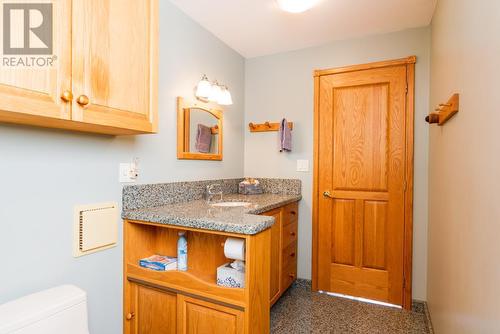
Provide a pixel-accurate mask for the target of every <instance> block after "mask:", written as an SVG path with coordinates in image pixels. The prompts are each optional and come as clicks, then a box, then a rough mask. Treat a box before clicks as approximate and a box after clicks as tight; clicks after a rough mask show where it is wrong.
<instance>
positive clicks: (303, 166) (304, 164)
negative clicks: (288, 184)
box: [297, 160, 309, 172]
mask: <svg viewBox="0 0 500 334" xmlns="http://www.w3.org/2000/svg"><path fill="white" fill-rule="evenodd" d="M308 171H309V160H297V172H308Z"/></svg>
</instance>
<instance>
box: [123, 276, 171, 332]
mask: <svg viewBox="0 0 500 334" xmlns="http://www.w3.org/2000/svg"><path fill="white" fill-rule="evenodd" d="M130 287H131V292H132V297H131V302H132V305H133V310H135V312H134V316H133V317H132V319H131V320H128V321H131V323H130V324H126V325H127V326H130V333H131V334H175V333H177V296H176V294H174V293H168V292H165V291H160V290H157V289H154V288H149V287H147V286H143V285H140V284H136V283H130ZM126 328H127V327H126Z"/></svg>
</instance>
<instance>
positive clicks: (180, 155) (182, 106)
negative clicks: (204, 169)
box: [177, 97, 223, 161]
mask: <svg viewBox="0 0 500 334" xmlns="http://www.w3.org/2000/svg"><path fill="white" fill-rule="evenodd" d="M190 109H201V110H203V111H206V112H208V113H210V114H211V115H213V116H214V117H215V118H216V119H217V125H216V126H215V127H213V128H212V134H218V136H219V137H218V147H217V153H216V154H214V153H198V152H189V140H190V127H189V126H190V124H189V119H190V112H189V111H190ZM222 123H223V122H222V110H219V109H216V108H209V107H207V106H201V105H199V104H197V103H191V104H189V103H188V102H187V101H186V100H185V99H184V98H182V97H177V159H187V160H214V161H221V160H222V157H223V154H222V133H223V131H222ZM186 124H187V125H188V127H187V128H186Z"/></svg>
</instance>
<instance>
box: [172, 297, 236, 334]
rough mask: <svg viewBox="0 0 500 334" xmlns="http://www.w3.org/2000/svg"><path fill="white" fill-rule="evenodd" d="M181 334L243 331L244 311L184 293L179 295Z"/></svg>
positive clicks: (226, 333)
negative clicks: (184, 294)
mask: <svg viewBox="0 0 500 334" xmlns="http://www.w3.org/2000/svg"><path fill="white" fill-rule="evenodd" d="M177 321H178V324H179V326H180V327H179V333H181V334H239V333H243V331H244V328H243V321H244V317H243V311H240V310H236V309H233V308H230V307H227V306H222V305H218V304H214V303H210V302H206V301H202V300H199V299H194V298H191V297H186V296H183V295H179V296H178V320H177Z"/></svg>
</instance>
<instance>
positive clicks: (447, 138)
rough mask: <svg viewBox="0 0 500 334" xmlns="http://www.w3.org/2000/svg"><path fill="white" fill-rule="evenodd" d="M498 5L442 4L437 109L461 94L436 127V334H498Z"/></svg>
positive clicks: (436, 22) (431, 288)
mask: <svg viewBox="0 0 500 334" xmlns="http://www.w3.org/2000/svg"><path fill="white" fill-rule="evenodd" d="M499 31H500V2H499V1H491V0H478V1H468V0H439V1H438V3H437V8H436V13H435V16H434V18H433V20H432V58H431V60H432V67H431V106H430V108H434V107H435V106H436V105H437V104H438V103H443V102H446V100H447V99H448V98H449V97H450V96H451V94H453V93H460V111H459V112H458V114H456V115H455V116H454V117H453V118H452V119H451V120H450V121H449V122H448V123H446V124H445V125H444V126H442V127H437V126H432V127H431V131H430V152H429V273H428V291H427V298H428V302H429V309H430V311H431V316H432V322H433V325H434V327H435V330H436V333H443V334H447V333H454V334H460V333H500V318H499V315H500V303H499V301H498V296H499V295H500V284H499V282H500V265H498V263H499V260H498V254H500V242H499V236H500V224H499V222H500V206H499V205H498V189H500V174H499V171H500V157H499V154H498V152H500V140H499V131H498V125H499V124H500V113H499V105H500V94H499V93H498V90H499V88H498V78H500V39H499V38H498V36H499Z"/></svg>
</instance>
